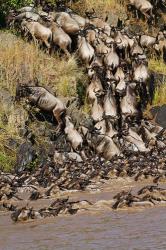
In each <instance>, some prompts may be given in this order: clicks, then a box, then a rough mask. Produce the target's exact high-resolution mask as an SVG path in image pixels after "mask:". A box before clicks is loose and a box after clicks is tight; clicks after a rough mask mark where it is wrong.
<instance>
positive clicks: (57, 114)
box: [53, 107, 63, 132]
mask: <svg viewBox="0 0 166 250" xmlns="http://www.w3.org/2000/svg"><path fill="white" fill-rule="evenodd" d="M53 115H54V117H55V119H56V121H57V122H58V126H57V131H58V132H59V131H60V130H61V128H62V124H63V122H62V119H61V115H62V110H60V109H57V108H56V107H55V108H54V109H53Z"/></svg>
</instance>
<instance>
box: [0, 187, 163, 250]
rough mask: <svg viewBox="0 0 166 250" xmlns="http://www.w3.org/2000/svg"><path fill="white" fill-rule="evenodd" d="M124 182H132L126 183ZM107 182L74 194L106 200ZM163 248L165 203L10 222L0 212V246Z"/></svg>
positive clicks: (19, 249) (31, 249) (21, 249)
mask: <svg viewBox="0 0 166 250" xmlns="http://www.w3.org/2000/svg"><path fill="white" fill-rule="evenodd" d="M128 186H132V185H131V184H128V185H127V187H128ZM109 188H110V187H109V186H107V187H105V190H104V191H101V192H98V193H96V194H95V193H92V194H91V193H89V192H82V193H74V194H71V195H73V196H75V197H77V196H78V197H81V196H82V197H81V198H88V199H90V198H91V200H94V199H95V200H101V199H105V200H108V199H109V198H110V197H109V194H110V192H109ZM107 249H108V250H112V249H116V250H153V249H154V250H159V249H161V250H164V249H166V207H165V206H157V207H153V208H146V209H136V210H135V209H127V210H119V211H112V210H111V209H110V210H109V209H100V210H99V211H93V212H92V211H91V212H89V211H84V212H81V213H78V214H76V215H73V216H67V215H65V216H64V215H63V216H62V215H61V216H59V217H55V218H47V219H42V220H35V221H31V222H26V223H13V222H12V221H11V219H10V216H9V214H6V213H1V215H0V250H107Z"/></svg>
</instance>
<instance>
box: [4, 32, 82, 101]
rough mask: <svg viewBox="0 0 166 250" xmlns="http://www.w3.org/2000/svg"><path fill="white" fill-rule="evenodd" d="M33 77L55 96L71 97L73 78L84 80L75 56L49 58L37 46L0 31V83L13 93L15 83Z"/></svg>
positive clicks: (26, 80)
mask: <svg viewBox="0 0 166 250" xmlns="http://www.w3.org/2000/svg"><path fill="white" fill-rule="evenodd" d="M35 78H37V79H38V80H39V83H40V84H41V85H44V86H47V87H50V88H51V89H52V90H53V91H54V92H56V93H57V95H62V96H65V97H67V96H75V95H76V85H77V81H80V80H81V81H84V75H83V71H82V69H81V68H79V67H78V65H77V63H76V59H75V57H74V56H71V57H70V59H69V60H68V59H67V58H65V57H62V58H60V57H59V56H58V55H55V56H53V57H50V56H49V55H48V54H46V53H44V52H43V51H42V50H41V49H39V48H38V47H35V46H34V45H33V44H30V43H27V42H25V41H23V40H22V39H19V38H16V37H15V36H14V35H11V34H8V33H5V32H1V33H0V86H1V87H2V86H3V87H5V88H7V89H9V90H10V92H11V93H12V94H14V93H15V87H16V84H17V82H18V81H19V82H21V83H27V82H28V81H30V80H33V79H35Z"/></svg>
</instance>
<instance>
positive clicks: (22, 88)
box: [15, 84, 32, 101]
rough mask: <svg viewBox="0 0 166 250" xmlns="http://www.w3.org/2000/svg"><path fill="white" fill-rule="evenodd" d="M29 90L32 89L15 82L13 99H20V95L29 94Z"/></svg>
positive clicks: (26, 95)
mask: <svg viewBox="0 0 166 250" xmlns="http://www.w3.org/2000/svg"><path fill="white" fill-rule="evenodd" d="M31 92H32V90H31V88H30V87H28V86H21V85H20V84H17V87H16V95H15V100H16V101H20V99H21V98H22V97H28V96H29V95H30V94H31Z"/></svg>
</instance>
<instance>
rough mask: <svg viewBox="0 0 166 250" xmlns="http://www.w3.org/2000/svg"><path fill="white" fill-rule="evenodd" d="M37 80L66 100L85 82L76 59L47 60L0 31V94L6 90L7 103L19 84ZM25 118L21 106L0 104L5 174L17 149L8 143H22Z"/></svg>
mask: <svg viewBox="0 0 166 250" xmlns="http://www.w3.org/2000/svg"><path fill="white" fill-rule="evenodd" d="M36 78H37V79H38V81H39V84H40V85H43V86H46V87H48V88H49V89H50V90H52V91H53V92H56V94H57V96H64V97H68V98H69V97H72V96H76V95H77V83H78V82H79V83H80V82H81V83H82V84H84V82H85V81H86V77H85V76H84V74H83V69H82V68H80V67H79V66H78V65H77V61H76V58H75V56H71V57H70V59H67V58H65V57H61V58H60V57H59V55H58V54H57V55H54V56H52V57H50V55H48V54H46V53H44V51H42V50H41V49H39V48H38V47H35V46H34V45H33V44H31V43H28V42H26V41H23V40H22V39H21V38H18V37H16V36H15V35H12V34H10V33H8V32H2V31H1V32H0V91H1V92H0V94H1V93H3V91H6V90H7V92H9V99H10V95H11V96H14V95H15V89H16V85H17V83H18V82H20V83H23V84H26V83H28V82H29V81H33V80H34V79H36ZM2 96H3V95H2ZM27 118H28V116H27V113H26V111H25V110H24V109H23V107H22V105H19V104H18V105H16V104H13V102H12V101H11V102H10V100H9V101H8V100H7V101H5V102H4V101H3V100H0V168H1V169H3V170H5V171H8V170H10V169H12V167H13V166H14V164H15V159H16V149H12V148H10V146H9V140H10V138H14V139H16V140H19V141H20V140H21V138H20V133H19V132H20V128H23V127H24V124H25V121H26V120H27Z"/></svg>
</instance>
